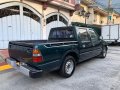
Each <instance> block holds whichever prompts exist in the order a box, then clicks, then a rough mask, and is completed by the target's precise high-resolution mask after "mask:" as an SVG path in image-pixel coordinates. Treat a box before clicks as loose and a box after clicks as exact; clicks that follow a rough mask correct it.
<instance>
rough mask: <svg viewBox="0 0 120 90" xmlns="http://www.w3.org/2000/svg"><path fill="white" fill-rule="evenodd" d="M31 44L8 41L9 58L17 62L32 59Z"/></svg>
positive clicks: (26, 61)
mask: <svg viewBox="0 0 120 90" xmlns="http://www.w3.org/2000/svg"><path fill="white" fill-rule="evenodd" d="M32 50H33V45H29V44H26V43H17V42H10V43H9V55H10V58H13V59H15V60H16V61H18V62H25V63H28V62H31V61H32Z"/></svg>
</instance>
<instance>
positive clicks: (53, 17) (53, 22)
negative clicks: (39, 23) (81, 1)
mask: <svg viewBox="0 0 120 90" xmlns="http://www.w3.org/2000/svg"><path fill="white" fill-rule="evenodd" d="M67 25H68V19H67V18H66V17H65V16H64V15H62V14H61V13H53V14H50V15H48V16H47V19H46V34H45V36H46V37H45V39H48V36H49V33H50V29H51V28H54V27H62V26H67Z"/></svg>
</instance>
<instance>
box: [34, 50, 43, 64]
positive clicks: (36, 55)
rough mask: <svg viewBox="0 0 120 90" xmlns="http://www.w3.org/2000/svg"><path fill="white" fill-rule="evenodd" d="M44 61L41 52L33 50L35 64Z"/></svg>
mask: <svg viewBox="0 0 120 90" xmlns="http://www.w3.org/2000/svg"><path fill="white" fill-rule="evenodd" d="M42 61H43V57H42V55H41V52H40V51H39V50H38V49H34V50H33V62H34V63H40V62H42Z"/></svg>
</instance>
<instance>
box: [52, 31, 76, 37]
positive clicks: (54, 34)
mask: <svg viewBox="0 0 120 90" xmlns="http://www.w3.org/2000/svg"><path fill="white" fill-rule="evenodd" d="M50 38H51V39H74V32H73V30H70V29H61V30H52V31H51V33H50Z"/></svg>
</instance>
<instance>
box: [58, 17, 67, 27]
mask: <svg viewBox="0 0 120 90" xmlns="http://www.w3.org/2000/svg"><path fill="white" fill-rule="evenodd" d="M59 21H61V22H63V23H64V24H65V25H68V22H67V21H66V20H65V19H64V18H63V17H62V16H60V17H59Z"/></svg>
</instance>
